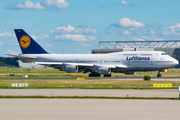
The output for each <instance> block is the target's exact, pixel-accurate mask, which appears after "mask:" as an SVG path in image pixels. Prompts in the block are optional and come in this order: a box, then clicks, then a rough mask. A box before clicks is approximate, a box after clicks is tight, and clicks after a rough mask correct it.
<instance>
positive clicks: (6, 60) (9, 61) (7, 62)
mask: <svg viewBox="0 0 180 120" xmlns="http://www.w3.org/2000/svg"><path fill="white" fill-rule="evenodd" d="M17 60H19V59H18V58H17V57H0V66H11V67H19V64H18V62H17Z"/></svg>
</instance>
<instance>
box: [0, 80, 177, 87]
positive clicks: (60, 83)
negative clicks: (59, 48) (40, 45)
mask: <svg viewBox="0 0 180 120" xmlns="http://www.w3.org/2000/svg"><path fill="white" fill-rule="evenodd" d="M11 83H28V85H29V86H28V87H22V88H20V87H11ZM157 83H160V84H172V86H173V87H170V88H169V87H166V88H153V84H157ZM179 85H180V81H152V80H151V81H143V80H112V79H110V80H108V79H97V80H96V79H86V80H76V79H20V80H17V79H0V88H6V89H9V88H11V89H35V88H36V89H48V88H49V89H50V88H53V89H56V88H72V89H76V88H78V89H177V87H178V86H179Z"/></svg>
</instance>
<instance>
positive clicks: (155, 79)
mask: <svg viewBox="0 0 180 120" xmlns="http://www.w3.org/2000/svg"><path fill="white" fill-rule="evenodd" d="M77 78H85V79H115V80H144V77H28V78H25V77H0V79H77ZM151 80H154V81H164V80H167V81H180V77H160V78H158V77H151Z"/></svg>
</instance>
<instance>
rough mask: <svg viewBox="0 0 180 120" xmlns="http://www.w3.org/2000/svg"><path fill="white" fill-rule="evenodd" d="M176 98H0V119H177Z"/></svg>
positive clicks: (177, 105) (178, 106)
mask: <svg viewBox="0 0 180 120" xmlns="http://www.w3.org/2000/svg"><path fill="white" fill-rule="evenodd" d="M179 111H180V101H179V100H133V99H131V100H123V99H0V119H2V120H179V118H180V114H179Z"/></svg>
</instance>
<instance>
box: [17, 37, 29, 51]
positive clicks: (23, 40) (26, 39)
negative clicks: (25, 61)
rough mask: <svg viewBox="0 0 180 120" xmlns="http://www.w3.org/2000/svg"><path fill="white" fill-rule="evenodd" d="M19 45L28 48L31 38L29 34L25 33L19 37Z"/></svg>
mask: <svg viewBox="0 0 180 120" xmlns="http://www.w3.org/2000/svg"><path fill="white" fill-rule="evenodd" d="M19 43H20V45H21V47H22V48H28V47H29V45H30V44H31V39H30V37H29V36H27V35H23V36H22V37H21V38H20V41H19Z"/></svg>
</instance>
